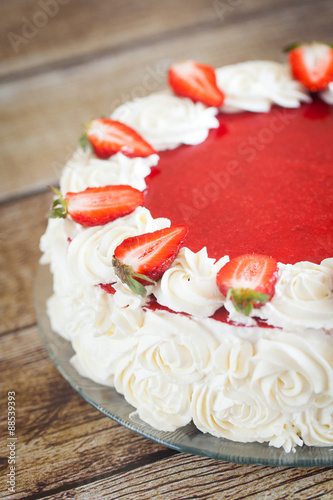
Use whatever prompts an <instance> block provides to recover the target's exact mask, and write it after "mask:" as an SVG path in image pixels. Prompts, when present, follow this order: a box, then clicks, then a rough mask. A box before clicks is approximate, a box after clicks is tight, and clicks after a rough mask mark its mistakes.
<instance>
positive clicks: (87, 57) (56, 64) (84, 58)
mask: <svg viewBox="0 0 333 500" xmlns="http://www.w3.org/2000/svg"><path fill="white" fill-rule="evenodd" d="M222 3H223V2H222ZM241 3H242V2H241ZM241 3H240V6H241ZM293 3H294V5H289V6H288V7H289V8H291V7H294V8H296V9H297V8H298V3H297V2H289V4H293ZM306 4H309V5H313V0H303V2H302V7H303V8H304V5H306ZM212 8H213V2H212ZM267 10H268V11H269V13H270V14H274V12H281V4H280V3H277V4H275V5H274V6H272V5H270V6H269V7H268V9H267ZM267 10H264V11H263V9H262V5H258V7H257V8H256V9H255V10H253V11H251V10H250V11H248V10H246V11H242V9H237V8H235V9H234V10H233V11H232V12H231V13H230V14H229V15H227V16H226V17H225V18H224V19H223V25H224V26H230V25H232V24H235V21H237V22H242V21H243V20H246V21H251V19H253V18H255V19H256V20H258V19H260V18H262V17H265V16H266V15H267ZM233 14H235V15H233ZM221 22H222V21H221V19H219V17H218V15H217V14H216V15H215V16H214V19H212V20H209V21H204V22H201V23H198V24H196V25H190V26H181V27H179V28H176V29H175V30H172V29H171V30H169V31H167V32H165V33H162V34H160V35H159V34H151V35H149V36H147V37H144V38H139V39H135V40H131V41H130V42H123V43H120V44H119V45H118V46H117V47H112V48H110V49H108V48H103V49H98V50H95V51H93V52H91V53H89V54H86V53H83V54H81V55H80V56H71V57H69V58H68V59H65V60H55V61H53V62H52V63H50V64H47V63H43V64H41V65H39V66H33V67H31V68H29V69H22V70H18V71H12V72H10V73H8V74H7V75H5V76H2V77H1V78H0V84H1V83H9V82H12V81H17V80H23V79H26V78H29V77H32V76H36V75H39V74H43V73H47V72H48V71H54V70H59V69H60V70H61V69H66V68H69V67H76V66H81V65H86V64H88V63H89V62H91V61H97V60H102V59H103V58H109V57H110V56H112V55H119V54H120V53H122V52H124V53H125V52H129V51H131V50H132V49H133V48H135V49H139V48H142V47H145V46H149V45H151V43H152V42H154V43H161V42H165V41H168V40H170V39H174V38H175V37H178V38H179V39H180V40H181V39H182V38H184V37H187V36H188V35H189V34H190V33H196V32H198V31H200V32H202V31H203V30H205V29H209V28H215V27H217V26H219V25H221Z"/></svg>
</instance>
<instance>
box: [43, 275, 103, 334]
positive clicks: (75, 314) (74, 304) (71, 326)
mask: <svg viewBox="0 0 333 500" xmlns="http://www.w3.org/2000/svg"><path fill="white" fill-rule="evenodd" d="M98 308H99V297H98V293H96V290H95V287H85V286H81V285H79V284H77V286H76V288H75V293H69V294H64V293H63V294H54V295H52V296H51V297H50V298H49V299H48V300H47V312H48V314H49V317H50V321H51V326H52V329H53V330H54V331H55V332H57V333H59V334H60V335H61V336H62V337H64V338H66V339H68V340H71V339H73V338H74V337H75V336H76V335H78V334H80V333H81V332H82V331H83V330H89V331H90V330H94V327H95V322H96V314H97V310H98Z"/></svg>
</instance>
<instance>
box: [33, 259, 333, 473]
mask: <svg viewBox="0 0 333 500" xmlns="http://www.w3.org/2000/svg"><path fill="white" fill-rule="evenodd" d="M51 294H52V275H51V273H50V271H49V268H48V266H45V265H39V266H38V268H37V272H36V278H35V287H34V300H35V309H36V314H37V323H38V329H39V333H40V336H41V338H42V340H43V343H44V346H45V348H46V350H47V352H48V355H49V357H50V358H51V360H52V361H53V363H54V364H55V366H56V368H57V369H58V370H59V372H60V373H61V375H62V376H63V377H64V378H65V380H67V382H68V383H69V384H70V385H71V386H72V387H73V389H75V390H76V391H77V392H78V393H79V394H80V395H81V396H82V397H83V398H84V399H85V400H86V401H87V402H88V403H89V404H91V405H92V406H93V407H94V408H96V409H97V410H98V411H100V412H101V413H102V414H104V415H105V416H107V417H109V418H111V419H112V420H114V421H115V422H117V423H119V424H120V425H123V426H124V427H126V428H128V429H130V430H131V431H133V432H137V433H138V434H140V435H142V436H144V437H146V438H148V439H151V440H152V441H155V442H156V443H158V444H161V445H164V446H167V447H169V448H171V449H174V450H177V451H180V452H185V453H190V454H193V455H201V456H207V457H209V458H213V459H215V460H221V461H226V462H232V463H238V464H252V465H265V466H280V467H282V466H283V467H286V466H287V467H320V466H321V467H322V466H325V467H330V466H333V446H332V447H306V446H304V447H302V448H298V449H297V450H296V452H295V453H293V452H291V453H285V452H284V450H283V449H277V448H274V447H271V446H269V445H268V444H266V443H264V444H260V443H237V442H234V441H229V440H227V439H223V438H217V437H214V436H211V435H208V434H203V433H201V432H200V431H199V430H198V429H196V427H195V426H194V425H193V424H189V425H188V426H186V427H182V428H180V429H178V430H176V431H175V432H162V431H158V430H156V429H154V428H153V427H151V426H150V425H148V424H146V423H145V422H143V421H142V420H140V418H139V417H137V416H136V415H135V409H134V408H133V407H132V406H131V405H129V404H128V403H127V402H126V401H125V399H124V398H123V396H122V395H120V394H118V393H117V392H116V390H115V389H113V388H110V387H106V386H102V385H99V384H97V383H95V382H93V381H92V380H90V379H87V378H85V377H82V376H81V375H79V374H78V373H77V372H76V370H75V369H74V367H73V366H72V365H71V363H70V362H69V359H70V357H71V355H72V354H74V351H73V349H72V347H71V344H70V342H69V341H67V340H65V339H63V338H62V337H61V336H59V335H58V334H56V333H54V332H53V331H52V329H51V325H50V321H49V318H48V315H47V312H46V301H47V298H48V297H50V296H51ZM133 413H134V416H133Z"/></svg>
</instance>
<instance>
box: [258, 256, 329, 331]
mask: <svg viewBox="0 0 333 500" xmlns="http://www.w3.org/2000/svg"><path fill="white" fill-rule="evenodd" d="M253 315H256V316H260V317H261V318H264V319H267V320H268V323H270V324H272V325H275V326H280V327H283V328H290V329H293V330H295V329H303V328H326V329H327V330H330V329H332V328H333V258H330V259H325V260H323V261H322V262H321V264H320V265H318V264H313V263H311V262H299V263H297V264H294V265H290V264H287V265H284V264H279V278H278V281H277V283H276V286H275V294H274V296H273V298H272V300H270V301H269V302H268V303H267V304H265V305H264V306H263V307H262V308H260V309H256V310H255V311H253Z"/></svg>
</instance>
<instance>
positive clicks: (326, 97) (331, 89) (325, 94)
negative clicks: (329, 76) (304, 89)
mask: <svg viewBox="0 0 333 500" xmlns="http://www.w3.org/2000/svg"><path fill="white" fill-rule="evenodd" d="M319 94H320V97H321V98H322V100H323V101H325V102H326V103H327V104H333V82H331V83H330V84H329V85H328V87H327V89H325V90H322V91H321V92H319Z"/></svg>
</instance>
